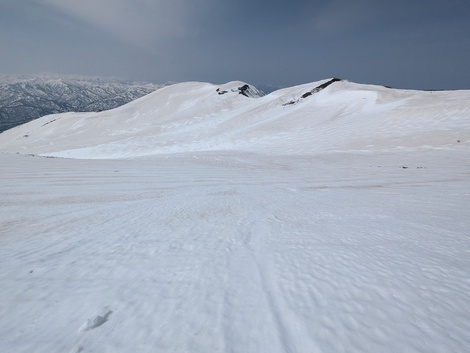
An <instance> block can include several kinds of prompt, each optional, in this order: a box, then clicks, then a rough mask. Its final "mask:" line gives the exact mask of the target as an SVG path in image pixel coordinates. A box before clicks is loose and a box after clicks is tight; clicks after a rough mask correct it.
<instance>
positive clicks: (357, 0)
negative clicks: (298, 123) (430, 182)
mask: <svg viewBox="0 0 470 353" xmlns="http://www.w3.org/2000/svg"><path fill="white" fill-rule="evenodd" d="M44 72H48V73H57V74H78V75H98V76H115V77H121V78H129V79H136V80H150V81H157V82H166V81H177V82H180V81H193V80H197V81H205V82H213V83H223V82H227V81H231V80H241V81H245V82H248V83H251V84H255V85H256V84H271V85H275V86H292V85H295V84H300V83H306V82H311V81H317V80H320V79H324V78H329V77H340V78H345V79H348V80H351V81H355V82H360V83H375V84H383V85H389V86H393V87H397V88H415V89H437V88H441V89H460V88H467V89H470V1H469V0H393V1H392V0H323V1H317V0H307V1H302V0H290V1H285V0H270V1H264V0H258V1H257V0H0V74H7V75H9V74H34V73H44Z"/></svg>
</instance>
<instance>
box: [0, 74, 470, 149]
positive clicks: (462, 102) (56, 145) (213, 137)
mask: <svg viewBox="0 0 470 353" xmlns="http://www.w3.org/2000/svg"><path fill="white" fill-rule="evenodd" d="M469 116H470V91H437V92H425V91H411V90H397V89H390V88H386V87H382V86H373V85H363V84H357V83H352V82H348V81H342V80H339V79H326V80H322V81H318V82H312V83H308V84H304V85H299V86H295V87H290V88H284V89H281V90H278V91H275V92H272V93H271V94H268V95H265V96H263V94H262V92H260V91H258V90H257V89H256V88H255V87H253V86H251V85H248V84H246V83H244V82H239V81H235V82H229V83H227V84H223V85H214V84H210V83H201V82H186V83H180V84H174V85H171V86H166V87H163V88H161V89H159V90H157V91H155V92H153V93H151V94H149V95H146V96H144V97H142V98H140V99H137V100H135V101H133V102H131V103H128V104H126V105H124V106H122V107H119V108H116V109H113V110H108V111H103V112H97V113H66V114H56V115H50V116H46V117H43V118H40V119H37V120H35V121H32V122H30V123H27V124H24V125H22V126H20V127H17V128H14V129H11V130H9V131H6V132H4V133H2V134H1V135H0V149H2V150H5V151H9V152H21V153H32V154H40V155H47V156H61V157H71V158H130V157H137V156H146V155H155V154H165V153H183V152H192V151H214V150H219V151H221V150H225V151H227V150H238V151H253V152H262V153H275V154H308V153H317V152H320V151H332V150H376V149H380V150H387V149H393V148H417V147H419V148H436V147H438V148H443V147H446V146H454V145H458V146H464V145H468V144H469V143H470V119H469V118H468V117H469Z"/></svg>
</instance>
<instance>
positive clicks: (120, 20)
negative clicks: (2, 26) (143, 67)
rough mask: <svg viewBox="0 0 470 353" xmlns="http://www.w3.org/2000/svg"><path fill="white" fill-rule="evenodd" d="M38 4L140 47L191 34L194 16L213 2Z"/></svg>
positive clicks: (65, 0) (66, 0)
mask: <svg viewBox="0 0 470 353" xmlns="http://www.w3.org/2000/svg"><path fill="white" fill-rule="evenodd" d="M38 1H40V2H41V3H43V4H45V5H47V6H50V7H52V8H55V9H58V10H60V11H62V12H63V13H65V14H67V15H69V16H71V17H74V18H76V19H79V20H81V21H83V22H86V23H88V24H90V25H92V26H95V27H98V28H101V29H104V30H106V31H107V32H109V33H111V34H113V35H115V36H116V37H118V38H119V39H121V40H123V41H125V42H127V43H131V44H134V45H137V46H147V45H151V44H152V43H154V42H156V41H159V40H161V39H164V38H178V37H184V36H187V35H189V34H190V33H191V28H190V25H191V19H190V17H191V16H192V15H193V14H195V13H196V14H197V13H200V9H201V8H203V7H205V6H207V5H208V4H209V3H210V0H196V1H194V0H193V1H191V0H172V1H166V0H80V1H76V0H38ZM196 6H197V8H198V9H199V10H198V11H195V7H196ZM193 10H194V11H193Z"/></svg>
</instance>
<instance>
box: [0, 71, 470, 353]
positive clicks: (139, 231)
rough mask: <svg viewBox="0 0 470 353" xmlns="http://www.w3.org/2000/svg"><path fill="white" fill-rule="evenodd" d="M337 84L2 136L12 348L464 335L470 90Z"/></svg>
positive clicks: (217, 348) (337, 346)
mask: <svg viewBox="0 0 470 353" xmlns="http://www.w3.org/2000/svg"><path fill="white" fill-rule="evenodd" d="M327 82H329V81H328V80H325V81H320V82H316V83H313V84H308V85H304V86H299V87H294V88H288V89H284V90H281V91H277V92H274V93H273V94H270V95H268V96H265V97H259V98H256V97H245V96H242V95H240V94H239V93H238V87H243V85H244V84H243V83H239V82H235V83H229V84H227V85H223V86H214V85H209V84H201V83H187V84H181V85H175V86H172V87H167V88H165V89H163V90H160V91H158V92H156V93H154V94H151V95H149V96H147V97H143V98H141V99H140V100H138V101H136V102H133V103H131V104H129V105H127V106H125V107H123V108H120V109H116V110H114V111H109V112H102V113H96V114H89V115H86V114H85V115H76V114H73V113H72V114H68V115H67V114H66V115H59V116H49V117H45V118H43V119H41V120H42V122H41V123H38V124H37V125H36V122H33V123H30V124H26V125H24V126H21V127H18V128H15V129H13V130H11V131H8V132H5V133H3V134H1V135H0V146H1V147H0V151H2V152H0V206H1V212H0V352H2V353H3V352H7V353H9V352H14V353H23V352H24V353H30V352H40V353H42V352H48V353H55V352H57V353H59V352H72V353H78V352H83V353H86V352H96V353H102V352H113V353H114V352H122V353H127V352H136V353H140V352H142V353H144V352H145V353H147V352H148V353H150V352H203V353H206V352H224V353H225V352H227V353H228V352H230V353H251V352H253V353H259V352H274V353H276V352H286V353H287V352H289V353H295V352H298V353H317V352H318V353H320V352H321V353H336V352H348V353H349V352H353V353H354V352H356V353H364V352H370V353H377V352H384V353H396V352H422V353H433V352H436V353H437V352H442V353H448V352H467V351H468V347H470V305H469V303H470V294H469V293H470V256H469V254H470V235H469V234H470V233H469V229H470V217H469V210H470V161H469V156H470V148H469V138H468V132H469V117H468V110H469V100H468V96H469V92H468V91H461V92H432V93H431V92H413V91H399V90H390V89H386V88H380V87H375V86H365V85H358V84H353V83H349V82H335V83H333V84H331V85H329V86H328V87H327V88H325V89H323V90H321V91H319V92H317V93H314V94H313V95H311V96H308V97H306V98H301V97H302V95H305V94H306V93H308V92H311V91H312V90H314V88H315V87H318V86H320V85H322V84H325V83H327ZM217 88H220V90H219V92H220V91H227V93H225V94H221V95H219V94H218V93H219V92H217V91H216V89H217ZM232 90H233V91H232ZM253 92H255V91H253ZM291 102H293V104H289V103H291ZM284 104H287V105H284ZM54 119H57V120H54ZM132 119H134V120H132ZM145 124H147V125H145ZM133 129H134V130H133ZM80 131H82V132H80ZM25 135H28V136H27V137H25ZM457 140H460V142H457ZM18 151H21V152H22V153H23V154H29V156H24V155H20V154H15V153H11V152H18ZM172 151H174V152H177V153H170V152H172ZM33 154H46V155H60V156H72V157H76V158H83V159H65V158H44V157H38V156H33ZM142 155H147V156H145V157H137V156H142ZM121 157H133V158H127V159H114V160H112V159H108V160H103V159H101V160H96V158H121ZM86 158H94V159H86Z"/></svg>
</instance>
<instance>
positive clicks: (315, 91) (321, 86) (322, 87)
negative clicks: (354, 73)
mask: <svg viewBox="0 0 470 353" xmlns="http://www.w3.org/2000/svg"><path fill="white" fill-rule="evenodd" d="M338 81H342V80H341V79H340V78H332V79H331V80H329V81H327V82H325V83H322V84H321V85H319V86H317V87H315V88H314V89H312V90H311V91H308V92H305V93H304V94H302V95H301V96H300V98H299V99H297V100H292V101H289V102H287V103H284V104H283V106H286V105H292V104H296V103H297V102H299V101H300V100H301V99H305V98H307V97H310V96H311V95H313V94H315V93H317V92H320V91H321V90H324V89H325V88H326V87H328V86H329V85H331V84H332V83H335V82H338Z"/></svg>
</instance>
